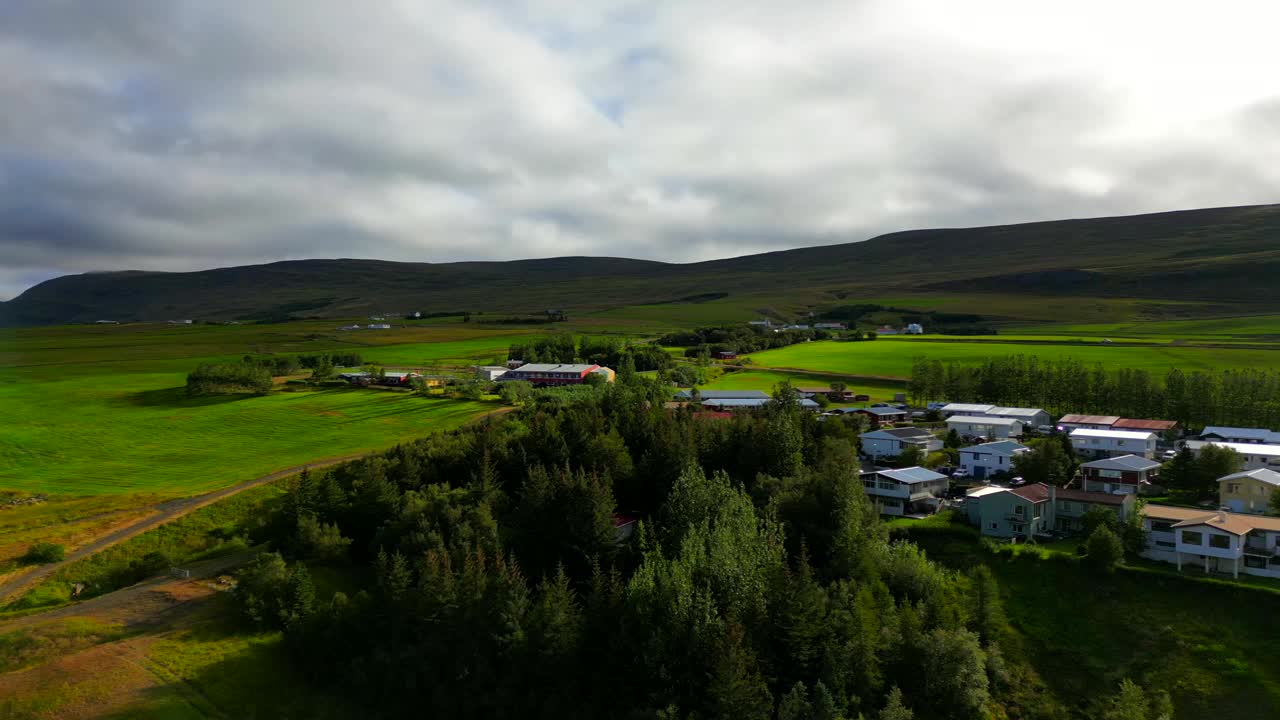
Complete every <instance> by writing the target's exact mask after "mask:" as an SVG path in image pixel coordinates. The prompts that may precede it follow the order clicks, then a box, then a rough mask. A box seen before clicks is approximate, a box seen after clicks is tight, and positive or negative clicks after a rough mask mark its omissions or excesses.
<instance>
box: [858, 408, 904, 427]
mask: <svg viewBox="0 0 1280 720" xmlns="http://www.w3.org/2000/svg"><path fill="white" fill-rule="evenodd" d="M852 412H855V413H858V414H860V415H866V416H867V417H869V418H871V424H872V425H874V426H876V427H879V426H881V425H889V424H892V423H895V422H902V421H903V420H906V419H907V411H906V410H901V409H899V408H895V407H865V408H856V409H854V410H853V411H852Z"/></svg>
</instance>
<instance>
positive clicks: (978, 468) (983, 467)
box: [960, 440, 1031, 480]
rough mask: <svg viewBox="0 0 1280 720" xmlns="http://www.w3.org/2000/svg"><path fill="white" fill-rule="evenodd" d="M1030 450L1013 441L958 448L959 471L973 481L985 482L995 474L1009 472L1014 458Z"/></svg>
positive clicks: (998, 441) (999, 441)
mask: <svg viewBox="0 0 1280 720" xmlns="http://www.w3.org/2000/svg"><path fill="white" fill-rule="evenodd" d="M1030 450H1031V449H1030V448H1028V447H1027V446H1026V445H1023V444H1022V443H1020V442H1015V441H1013V440H997V441H995V442H989V443H982V444H981V445H973V446H970V447H966V448H960V469H961V470H963V471H965V472H967V473H969V475H970V476H972V477H973V478H974V479H975V480H985V479H987V478H989V477H991V476H992V475H995V474H996V473H1002V472H1010V471H1011V470H1012V469H1013V458H1014V456H1016V455H1018V454H1020V453H1024V452H1030Z"/></svg>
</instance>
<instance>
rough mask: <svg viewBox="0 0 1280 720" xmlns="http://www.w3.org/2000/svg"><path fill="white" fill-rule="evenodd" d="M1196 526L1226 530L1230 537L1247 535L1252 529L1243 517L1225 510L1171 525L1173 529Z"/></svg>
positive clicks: (1251, 525)
mask: <svg viewBox="0 0 1280 720" xmlns="http://www.w3.org/2000/svg"><path fill="white" fill-rule="evenodd" d="M1198 525H1208V526H1209V527H1212V528H1217V529H1219V530H1226V531H1227V532H1229V533H1231V534H1232V535H1248V534H1249V531H1250V530H1253V528H1254V526H1253V523H1251V522H1249V521H1248V520H1246V519H1245V518H1244V517H1242V516H1240V515H1237V514H1236V513H1230V512H1227V511H1225V510H1219V511H1218V512H1215V513H1209V514H1207V515H1204V516H1202V517H1196V518H1188V519H1186V520H1183V521H1181V522H1176V523H1174V524H1173V526H1174V527H1196V526H1198Z"/></svg>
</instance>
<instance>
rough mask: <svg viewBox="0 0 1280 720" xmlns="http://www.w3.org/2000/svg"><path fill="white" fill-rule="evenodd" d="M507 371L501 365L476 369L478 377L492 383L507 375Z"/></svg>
mask: <svg viewBox="0 0 1280 720" xmlns="http://www.w3.org/2000/svg"><path fill="white" fill-rule="evenodd" d="M506 372H507V369H506V368H505V367H503V366H501V365H479V366H477V367H476V377H479V378H480V379H481V380H484V381H486V382H492V381H494V380H497V379H498V378H500V377H502V376H503V375H505V374H506Z"/></svg>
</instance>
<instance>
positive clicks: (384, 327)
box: [365, 323, 391, 330]
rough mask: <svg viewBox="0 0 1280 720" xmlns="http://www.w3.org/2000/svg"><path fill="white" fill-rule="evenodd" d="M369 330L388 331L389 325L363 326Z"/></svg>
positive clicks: (370, 324) (373, 324) (374, 324)
mask: <svg viewBox="0 0 1280 720" xmlns="http://www.w3.org/2000/svg"><path fill="white" fill-rule="evenodd" d="M365 327H366V328H367V329H369V330H390V329H391V325H390V323H369V324H368V325H366V326H365Z"/></svg>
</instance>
